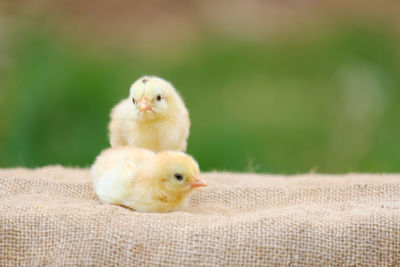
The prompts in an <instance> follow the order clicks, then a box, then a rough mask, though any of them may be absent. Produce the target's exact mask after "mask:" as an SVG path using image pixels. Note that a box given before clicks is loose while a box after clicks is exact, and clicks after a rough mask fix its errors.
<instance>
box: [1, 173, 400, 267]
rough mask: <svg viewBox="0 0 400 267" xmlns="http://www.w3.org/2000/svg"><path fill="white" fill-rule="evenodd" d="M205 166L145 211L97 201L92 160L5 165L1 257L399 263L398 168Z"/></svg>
mask: <svg viewBox="0 0 400 267" xmlns="http://www.w3.org/2000/svg"><path fill="white" fill-rule="evenodd" d="M203 176H204V177H205V178H206V179H207V180H208V182H209V187H208V188H206V189H205V190H203V191H201V192H195V194H194V195H193V197H192V198H191V200H190V206H189V207H188V209H187V210H185V211H179V212H173V213H167V214H146V213H137V212H134V211H132V210H129V209H126V208H122V207H118V206H111V205H102V204H100V202H99V201H98V200H97V198H96V196H95V194H94V193H93V191H92V188H91V184H90V178H89V173H88V170H87V169H67V168H62V167H59V166H58V167H57V166H55V167H46V168H42V169H36V170H26V169H8V170H7V169H6V170H0V266H17V265H24V266H46V265H51V266H66V265H69V266H72V265H74V266H80V265H91V266H216V265H220V266H271V265H273V266H399V265H400V210H399V207H400V175H358V174H349V175H343V176H327V175H317V174H310V175H300V176H290V177H283V176H269V175H253V174H232V173H205V174H203Z"/></svg>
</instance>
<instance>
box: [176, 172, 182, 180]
mask: <svg viewBox="0 0 400 267" xmlns="http://www.w3.org/2000/svg"><path fill="white" fill-rule="evenodd" d="M175 178H176V179H177V180H178V181H182V179H183V176H182V175H181V174H179V173H176V174H175Z"/></svg>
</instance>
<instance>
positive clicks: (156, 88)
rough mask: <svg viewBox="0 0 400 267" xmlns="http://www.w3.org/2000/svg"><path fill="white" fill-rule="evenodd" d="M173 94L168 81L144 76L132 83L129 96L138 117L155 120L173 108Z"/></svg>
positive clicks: (173, 90) (172, 88) (173, 91)
mask: <svg viewBox="0 0 400 267" xmlns="http://www.w3.org/2000/svg"><path fill="white" fill-rule="evenodd" d="M174 95H175V89H174V87H173V86H172V84H170V83H169V82H167V81H165V80H163V79H161V78H158V77H155V76H144V77H142V78H140V79H138V80H137V81H136V82H134V83H133V84H132V86H131V88H130V95H129V97H130V99H131V100H132V105H133V107H134V110H135V113H136V115H137V117H138V118H139V119H142V120H156V119H157V118H162V117H164V116H166V115H167V114H168V111H169V110H170V109H171V108H173V106H174V101H175V99H174Z"/></svg>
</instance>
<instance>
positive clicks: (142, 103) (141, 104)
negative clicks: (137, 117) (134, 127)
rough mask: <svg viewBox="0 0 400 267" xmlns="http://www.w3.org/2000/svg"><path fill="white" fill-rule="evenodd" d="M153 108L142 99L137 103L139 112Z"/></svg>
mask: <svg viewBox="0 0 400 267" xmlns="http://www.w3.org/2000/svg"><path fill="white" fill-rule="evenodd" d="M152 109H153V107H152V106H151V105H150V104H149V102H147V100H146V99H145V98H144V99H142V101H140V102H139V110H140V111H145V110H152Z"/></svg>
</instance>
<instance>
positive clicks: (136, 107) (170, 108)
mask: <svg viewBox="0 0 400 267" xmlns="http://www.w3.org/2000/svg"><path fill="white" fill-rule="evenodd" d="M189 127H190V119H189V113H188V111H187V109H186V107H185V104H184V102H183V100H182V98H181V97H180V96H179V94H178V93H177V91H176V90H175V88H174V87H173V86H172V84H170V83H169V82H167V81H165V80H163V79H161V78H158V77H154V76H145V77H142V78H140V79H139V80H137V81H136V82H134V83H133V84H132V86H131V88H130V95H129V98H127V99H124V100H122V101H121V102H120V103H119V104H117V105H116V106H115V107H114V108H113V109H112V111H111V122H110V124H109V132H110V134H109V137H110V144H111V146H112V147H115V146H126V145H134V146H136V147H141V148H147V149H150V150H153V151H155V152H160V151H164V150H179V151H186V146H187V141H186V140H187V138H188V136H189Z"/></svg>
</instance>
